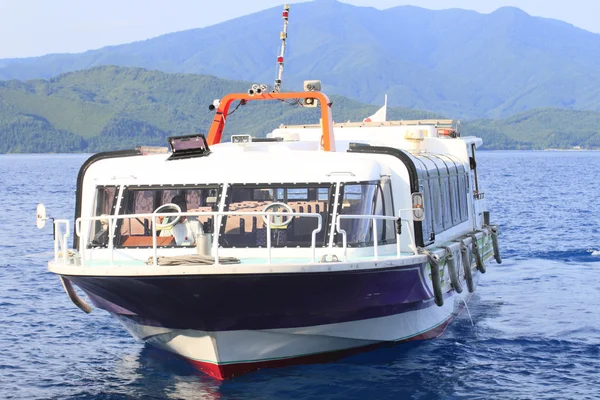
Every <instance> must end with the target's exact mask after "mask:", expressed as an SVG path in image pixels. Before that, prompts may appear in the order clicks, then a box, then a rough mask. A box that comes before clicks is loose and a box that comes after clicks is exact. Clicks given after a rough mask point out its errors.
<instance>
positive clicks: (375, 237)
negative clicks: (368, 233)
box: [373, 218, 379, 261]
mask: <svg viewBox="0 0 600 400" xmlns="http://www.w3.org/2000/svg"><path fill="white" fill-rule="evenodd" d="M377 245H378V240H377V218H373V258H374V259H375V261H377V260H378V259H379V252H378V249H377Z"/></svg>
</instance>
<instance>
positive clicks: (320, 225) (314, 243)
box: [307, 214, 323, 263]
mask: <svg viewBox="0 0 600 400" xmlns="http://www.w3.org/2000/svg"><path fill="white" fill-rule="evenodd" d="M307 218H310V217H307ZM321 229H323V217H321V215H320V214H317V229H315V230H313V231H312V235H311V238H312V240H311V243H310V247H311V249H312V262H313V263H315V262H317V233H319V232H321Z"/></svg>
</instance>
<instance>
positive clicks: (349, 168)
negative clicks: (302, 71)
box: [85, 142, 385, 185]
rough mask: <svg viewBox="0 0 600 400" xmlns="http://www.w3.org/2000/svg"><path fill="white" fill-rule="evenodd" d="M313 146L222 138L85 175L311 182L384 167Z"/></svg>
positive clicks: (115, 180)
mask: <svg viewBox="0 0 600 400" xmlns="http://www.w3.org/2000/svg"><path fill="white" fill-rule="evenodd" d="M316 148H317V143H316V142H315V143H310V142H270V143H248V144H243V145H241V144H233V143H221V144H216V145H213V146H211V153H210V154H209V155H207V156H203V157H193V158H186V159H178V160H177V159H176V160H169V157H170V156H171V153H158V154H147V155H144V156H136V157H118V158H109V159H104V160H99V161H97V162H95V163H93V164H92V165H90V167H89V168H88V170H87V171H86V174H85V175H86V179H88V178H91V179H93V180H94V181H96V182H97V184H103V185H109V184H120V183H123V182H126V183H127V184H133V185H173V184H207V183H225V182H227V183H269V182H280V183H283V182H296V183H309V182H311V183H314V182H331V181H338V180H342V181H369V180H378V179H380V177H381V174H382V173H383V172H382V169H385V167H382V166H381V165H380V163H379V162H378V161H377V160H376V158H377V157H376V156H374V155H369V154H356V153H347V152H325V151H317V150H316ZM165 150H166V149H165ZM378 156H379V158H380V157H381V155H378Z"/></svg>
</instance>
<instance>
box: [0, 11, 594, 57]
mask: <svg viewBox="0 0 600 400" xmlns="http://www.w3.org/2000/svg"><path fill="white" fill-rule="evenodd" d="M285 1H286V0H279V1H278V0H229V1H226V2H225V1H222V0H221V1H207V0H169V1H166V0H102V1H86V0H52V1H50V0H0V58H17V57H32V56H40V55H44V54H49V53H78V52H83V51H86V50H91V49H97V48H100V47H104V46H109V45H116V44H123V43H130V42H134V41H138V40H144V39H149V38H152V37H156V36H159V35H162V34H165V33H171V32H177V31H182V30H187V29H193V28H200V27H204V26H210V25H214V24H217V23H219V22H223V21H226V20H229V19H232V18H236V17H241V16H243V15H247V14H251V13H254V12H258V11H261V10H264V9H266V8H271V7H276V6H281V5H282V4H283V3H284V2H285ZM341 1H342V2H344V3H349V4H353V5H358V6H370V7H375V8H378V9H386V8H390V7H395V6H399V5H414V6H419V7H423V8H429V9H436V10H439V9H446V8H462V9H467V10H475V11H478V12H481V13H490V12H492V11H494V10H496V9H498V8H499V7H503V6H514V7H518V8H521V9H522V10H524V11H526V12H527V13H528V14H531V15H534V16H539V17H546V18H554V19H560V20H563V21H565V22H568V23H571V24H573V25H575V26H577V27H579V28H582V29H586V30H588V31H591V32H594V33H600V18H598V16H600V1H599V0H568V1H564V0H409V1H406V0H341ZM287 2H288V3H294V2H299V1H290V0H287ZM224 4H226V7H224V6H223V5H224ZM291 17H293V7H292V10H291Z"/></svg>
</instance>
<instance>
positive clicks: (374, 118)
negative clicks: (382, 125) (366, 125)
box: [363, 94, 387, 122]
mask: <svg viewBox="0 0 600 400" xmlns="http://www.w3.org/2000/svg"><path fill="white" fill-rule="evenodd" d="M386 118H387V94H386V95H385V101H384V103H383V107H381V108H380V109H379V110H377V111H376V112H375V114H373V115H371V116H370V117H367V118H365V119H363V122H385V121H387V119H386Z"/></svg>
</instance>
